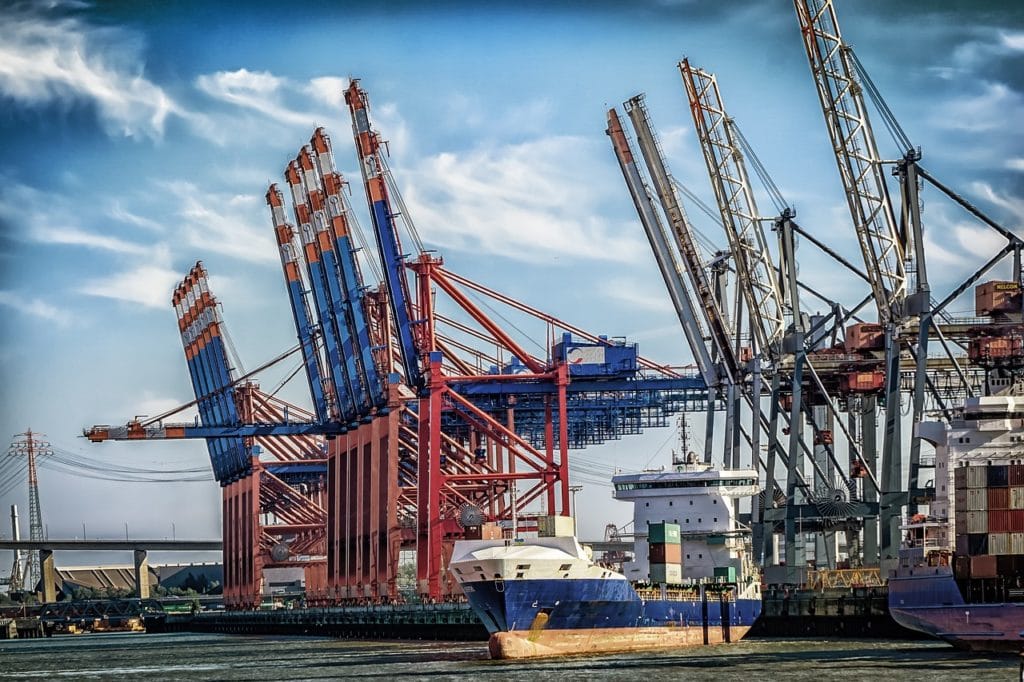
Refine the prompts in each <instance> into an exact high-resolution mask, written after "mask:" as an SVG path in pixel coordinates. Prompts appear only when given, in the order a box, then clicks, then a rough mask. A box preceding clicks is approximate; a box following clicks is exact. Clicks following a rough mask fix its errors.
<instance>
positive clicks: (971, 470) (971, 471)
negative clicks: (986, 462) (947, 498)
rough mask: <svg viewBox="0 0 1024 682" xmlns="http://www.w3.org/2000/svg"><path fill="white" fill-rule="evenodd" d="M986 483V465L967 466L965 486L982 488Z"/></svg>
mask: <svg viewBox="0 0 1024 682" xmlns="http://www.w3.org/2000/svg"><path fill="white" fill-rule="evenodd" d="M987 485H988V467H986V466H979V467H967V487H968V488H984V487H985V486H987Z"/></svg>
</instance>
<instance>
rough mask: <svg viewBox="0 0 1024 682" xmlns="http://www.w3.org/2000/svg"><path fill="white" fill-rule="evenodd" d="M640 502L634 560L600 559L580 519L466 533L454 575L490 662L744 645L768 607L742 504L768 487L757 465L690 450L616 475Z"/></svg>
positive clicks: (620, 489) (625, 496)
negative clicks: (713, 459) (530, 529)
mask: <svg viewBox="0 0 1024 682" xmlns="http://www.w3.org/2000/svg"><path fill="white" fill-rule="evenodd" d="M612 482H613V484H614V487H615V498H616V499H619V500H628V501H632V502H633V510H634V513H633V527H634V557H635V558H634V560H633V561H627V562H624V563H623V565H622V570H621V571H618V570H614V569H613V568H612V567H611V566H609V565H603V564H601V563H597V562H595V561H594V560H593V554H592V552H591V551H590V548H589V547H586V546H583V545H581V544H580V543H579V541H578V540H577V539H576V537H575V535H574V523H573V519H572V518H570V517H542V518H541V519H540V522H539V524H538V528H539V533H538V537H533V538H516V539H511V538H509V539H505V538H495V539H490V540H487V539H483V540H465V541H460V542H457V543H456V544H455V548H454V551H453V555H452V559H451V562H450V564H449V570H450V571H451V572H452V574H453V575H454V577H455V579H456V581H457V582H458V584H459V585H460V586H461V587H462V590H463V591H464V592H465V594H466V597H467V599H468V600H469V603H470V604H471V605H472V607H473V609H474V611H475V612H476V613H477V615H478V616H479V617H480V620H481V621H483V623H484V625H485V626H486V627H487V630H488V632H489V633H490V639H489V643H488V647H489V650H490V654H491V656H492V658H530V657H537V656H557V655H564V654H584V653H613V652H623V651H638V650H645V649H672V648H684V647H696V646H703V645H711V644H719V643H725V642H734V641H737V640H739V639H741V638H742V637H743V636H744V635H745V634H746V633H747V631H748V630H749V629H750V626H751V625H753V623H754V621H755V620H756V619H757V617H758V615H759V614H760V612H761V594H760V581H759V579H758V578H757V576H756V575H755V574H754V571H753V564H752V563H751V553H750V550H749V545H750V531H749V529H748V528H745V527H742V526H741V525H740V524H739V523H738V521H737V519H736V513H735V508H736V506H735V504H734V501H735V500H737V499H738V498H740V497H749V496H753V495H756V494H757V493H758V492H760V488H759V486H758V484H757V476H756V472H754V471H753V470H728V471H720V470H716V469H713V468H711V466H710V465H706V464H701V463H698V462H697V461H696V458H695V457H694V456H693V455H692V454H691V455H689V456H688V457H687V458H686V460H685V461H681V462H680V461H677V462H675V463H674V468H673V470H672V471H645V472H642V473H636V474H623V475H617V476H615V477H614V478H613V479H612Z"/></svg>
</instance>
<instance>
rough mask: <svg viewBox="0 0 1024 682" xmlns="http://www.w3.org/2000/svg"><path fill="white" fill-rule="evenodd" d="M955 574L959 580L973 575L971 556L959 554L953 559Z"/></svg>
mask: <svg viewBox="0 0 1024 682" xmlns="http://www.w3.org/2000/svg"><path fill="white" fill-rule="evenodd" d="M953 575H955V576H956V577H957V579H958V580H966V579H968V578H970V577H971V557H969V556H958V557H956V559H955V560H954V561H953Z"/></svg>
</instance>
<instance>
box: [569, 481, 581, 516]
mask: <svg viewBox="0 0 1024 682" xmlns="http://www.w3.org/2000/svg"><path fill="white" fill-rule="evenodd" d="M581 490H583V486H581V485H571V486H569V492H570V493H572V517H573V518H574V519H575V518H576V493H578V492H579V491H581Z"/></svg>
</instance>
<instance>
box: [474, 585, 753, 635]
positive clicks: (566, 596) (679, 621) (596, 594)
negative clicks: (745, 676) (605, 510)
mask: <svg viewBox="0 0 1024 682" xmlns="http://www.w3.org/2000/svg"><path fill="white" fill-rule="evenodd" d="M463 589H464V590H465V592H466V596H467V598H468V599H469V602H470V604H472V605H473V608H474V610H475V611H476V613H477V614H478V615H479V616H480V618H481V620H482V621H483V623H484V625H485V626H486V627H487V629H488V631H489V632H491V633H495V632H515V631H523V630H530V629H531V628H532V627H536V626H537V623H538V622H543V627H544V628H545V629H547V630H592V629H595V628H602V629H603V628H647V627H659V626H661V627H672V626H703V625H705V624H706V625H708V626H714V627H721V626H722V625H723V620H724V622H725V624H728V625H729V626H736V627H749V626H750V625H753V623H754V621H755V620H757V617H758V616H759V615H760V613H761V600H760V599H740V600H736V601H720V600H719V597H718V595H717V594H716V593H711V592H709V593H708V595H707V597H708V600H707V604H706V616H705V604H704V603H702V602H701V600H700V599H664V600H662V599H652V600H644V599H641V598H640V596H639V595H638V594H637V593H636V591H635V590H634V589H633V588H632V586H631V585H630V584H629V583H628V582H627V581H625V580H602V579H579V580H572V579H536V580H504V581H503V580H483V581H476V582H467V583H465V584H464V585H463ZM538 617H539V618H538Z"/></svg>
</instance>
